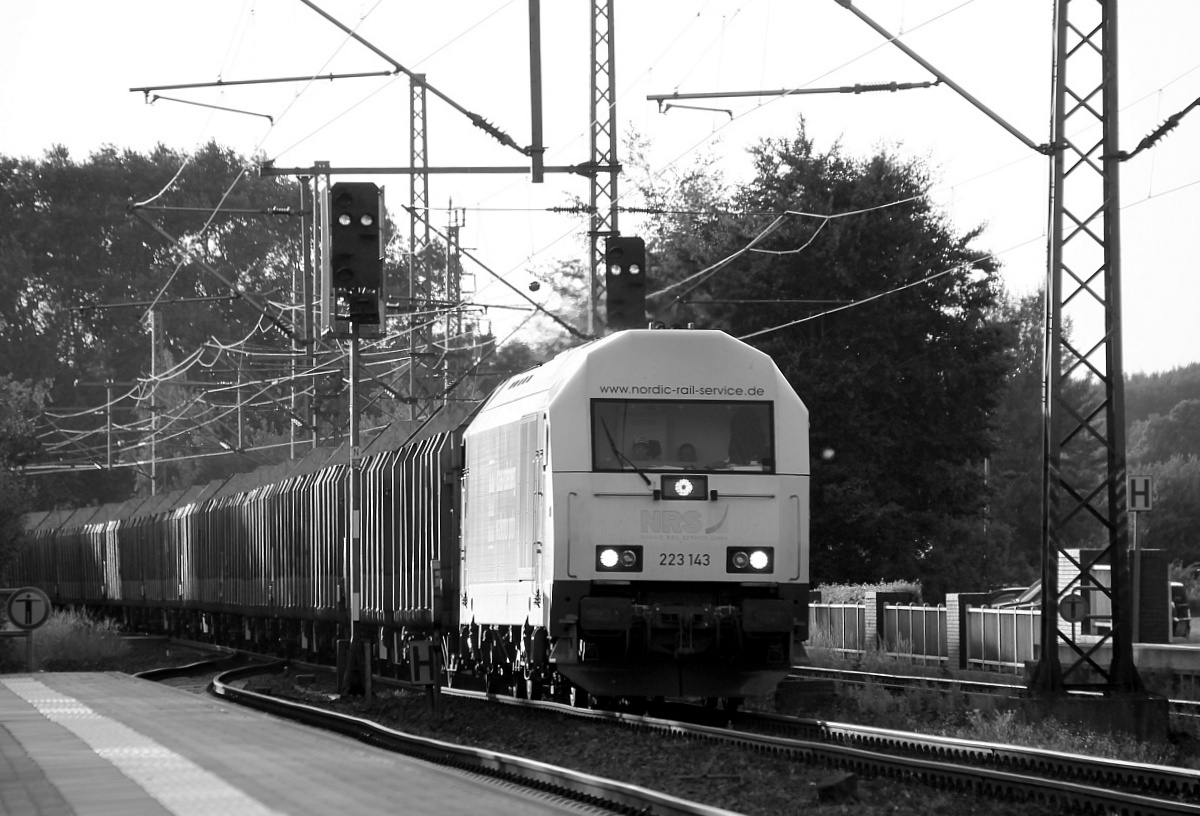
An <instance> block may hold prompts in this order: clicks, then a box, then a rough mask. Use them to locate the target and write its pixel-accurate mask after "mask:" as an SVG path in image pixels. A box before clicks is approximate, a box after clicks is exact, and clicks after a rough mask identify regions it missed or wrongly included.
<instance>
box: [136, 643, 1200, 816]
mask: <svg viewBox="0 0 1200 816" xmlns="http://www.w3.org/2000/svg"><path fill="white" fill-rule="evenodd" d="M239 660H240V661H241V662H242V663H243V665H240V666H234V665H233V664H235V663H237V662H238V661H239ZM231 666H232V668H231ZM310 668H311V669H312V670H314V671H317V670H320V669H319V668H317V667H309V668H305V669H303V671H308V670H309V669H310ZM270 670H271V668H270V667H268V666H266V665H265V664H263V663H261V662H247V661H246V659H245V658H241V657H238V656H225V657H223V658H221V659H220V660H219V661H217V662H212V661H207V662H205V663H203V664H193V665H192V666H189V667H181V668H177V669H171V670H164V671H163V672H161V673H158V676H157V677H155V676H152V677H151V679H159V680H160V682H171V683H172V684H173V685H180V686H182V687H184V688H188V689H189V690H193V691H196V692H200V691H203V690H204V689H205V688H207V687H208V686H209V685H211V687H212V692H213V693H215V694H217V695H218V696H221V697H222V698H224V699H228V700H230V701H231V702H236V703H238V704H242V705H247V706H250V707H253V708H257V709H259V710H263V711H268V712H270V713H272V714H275V715H277V716H285V717H289V718H292V719H296V720H298V721H301V722H305V723H308V724H311V725H315V726H318V727H321V728H326V729H330V730H336V731H339V732H341V733H345V734H347V735H348V736H351V737H354V738H355V739H359V740H362V741H364V742H368V743H371V744H374V745H378V746H380V747H384V748H386V749H388V750H396V751H400V752H402V753H406V754H408V755H411V756H416V757H420V758H422V759H426V760H429V761H435V762H439V763H441V764H445V765H449V766H452V767H456V768H460V769H463V770H464V771H467V772H471V773H481V774H485V775H488V776H494V777H498V778H502V779H504V780H506V781H508V782H510V783H515V784H523V785H529V786H530V787H532V788H534V789H537V790H541V791H546V792H550V793H553V794H554V795H561V796H565V797H567V798H571V799H574V800H575V801H582V802H586V803H588V804H589V805H592V806H594V807H599V808H603V809H606V810H611V811H612V812H630V813H632V812H642V813H647V814H657V813H667V814H714V813H728V812H729V811H724V810H720V809H717V808H712V807H710V806H707V805H702V804H698V803H695V802H688V801H686V800H683V799H680V798H677V797H674V796H669V795H666V794H658V793H655V792H653V791H648V790H646V789H644V788H638V787H636V786H631V785H625V784H623V783H616V782H610V781H606V780H603V779H600V778H598V777H595V776H591V775H587V774H579V773H578V772H575V771H569V770H566V769H562V768H557V767H554V766H552V765H547V764H545V763H542V762H537V761H533V760H526V759H522V758H519V757H514V756H508V755H504V754H499V753H496V752H494V751H488V750H480V749H474V748H470V747H465V746H461V745H453V744H450V743H447V742H444V741H441V740H437V739H430V738H428V737H420V736H415V735H412V734H407V733H404V732H401V731H397V730H395V729H392V728H388V727H386V726H383V725H380V724H378V723H375V722H372V721H370V720H368V719H365V718H363V717H359V716H348V715H346V714H342V713H337V712H335V711H331V710H329V709H328V708H325V707H323V706H322V705H319V704H313V703H300V702H296V701H294V700H287V699H283V698H281V697H277V696H273V695H271V694H265V693H262V692H261V691H255V690H252V689H254V688H260V687H262V685H263V684H262V683H261V682H257V681H255V680H254V679H253V678H254V677H256V676H261V675H262V673H263V672H264V671H270ZM275 670H278V667H276V669H275ZM377 683H378V684H380V685H381V686H386V685H400V686H403V685H404V684H399V683H396V682H395V681H389V680H387V679H382V678H381V679H379V680H378V681H377ZM246 686H249V688H247V687H246ZM442 693H443V695H445V696H446V697H448V698H450V699H455V700H461V701H462V702H463V703H467V702H468V701H477V702H483V701H489V702H492V703H496V702H499V703H503V704H504V705H507V706H515V707H519V708H522V709H526V710H530V711H534V710H541V711H549V712H553V713H555V714H557V715H563V716H570V717H581V718H585V719H590V720H595V721H605V722H609V723H611V724H613V725H619V726H624V727H630V728H637V729H643V730H648V731H657V732H659V733H663V734H668V735H670V736H672V737H676V738H679V739H682V740H688V741H702V742H705V743H708V744H711V745H713V746H717V747H719V749H720V750H721V751H722V752H726V751H740V752H748V753H751V754H756V755H760V756H762V755H766V756H771V757H773V758H779V757H785V758H787V759H788V760H790V761H791V762H795V763H801V764H809V765H810V764H818V765H822V766H825V767H831V768H835V769H839V770H841V771H842V772H849V773H853V774H858V775H862V776H864V777H874V778H890V779H893V780H897V781H903V782H907V783H921V784H924V785H929V786H933V787H935V788H939V789H943V790H948V791H956V792H960V793H963V794H968V795H971V796H974V797H979V798H980V799H984V800H997V799H999V800H1008V801H1020V802H1026V803H1029V804H1030V805H1032V804H1035V803H1041V804H1042V805H1044V806H1046V807H1048V808H1051V809H1060V808H1061V809H1064V810H1074V811H1078V812H1103V813H1120V814H1128V815H1129V816H1136V815H1137V814H1200V805H1197V804H1195V802H1197V801H1200V773H1198V772H1196V771H1189V770H1184V769H1179V768H1170V767H1165V766H1154V765H1146V764H1141V763H1132V762H1122V761H1117V760H1106V759H1095V758H1092V757H1085V756H1072V755H1066V754H1062V753H1059V752H1049V751H1043V750H1039V749H1033V748H1024V747H1021V746H1013V745H995V744H988V743H981V742H975V741H971V740H961V739H951V738H946V737H936V736H928V735H921V734H914V733H909V732H901V731H892V730H887V729H878V728H869V727H865V726H859V725H853V724H848V723H834V722H828V721H823V720H815V719H806V718H800V717H787V716H781V715H769V714H762V713H755V712H739V713H737V714H736V715H734V716H733V718H732V719H731V721H730V722H729V724H728V725H722V726H715V725H711V724H708V725H705V724H703V723H698V722H695V721H692V720H695V719H703V718H705V717H708V718H711V716H712V712H711V711H706V710H703V709H699V708H695V709H693V712H694V714H693V715H680V717H681V718H680V719H672V720H668V719H663V718H661V717H644V716H638V715H634V714H627V713H621V712H610V711H594V710H587V709H578V708H574V707H572V706H568V705H564V704H561V703H550V702H545V701H528V700H518V699H515V698H506V697H496V696H494V695H487V694H484V693H482V692H471V691H463V690H459V689H444V690H443V692H442ZM684 717H686V719H685V718H684Z"/></svg>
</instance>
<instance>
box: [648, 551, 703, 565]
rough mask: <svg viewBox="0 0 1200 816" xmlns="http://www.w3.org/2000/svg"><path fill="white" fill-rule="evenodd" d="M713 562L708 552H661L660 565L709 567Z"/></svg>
mask: <svg viewBox="0 0 1200 816" xmlns="http://www.w3.org/2000/svg"><path fill="white" fill-rule="evenodd" d="M709 563H711V559H710V557H709V554H708V553H659V556H658V565H659V566H660V567H707V566H708V565H709Z"/></svg>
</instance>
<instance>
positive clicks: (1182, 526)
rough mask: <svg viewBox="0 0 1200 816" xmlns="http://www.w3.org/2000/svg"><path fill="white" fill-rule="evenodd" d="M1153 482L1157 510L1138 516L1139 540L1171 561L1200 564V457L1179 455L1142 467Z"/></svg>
mask: <svg viewBox="0 0 1200 816" xmlns="http://www.w3.org/2000/svg"><path fill="white" fill-rule="evenodd" d="M1143 469H1144V470H1145V472H1146V473H1147V475H1149V476H1151V477H1153V479H1154V493H1155V499H1154V510H1153V511H1151V512H1149V513H1138V522H1137V523H1138V538H1139V539H1140V542H1141V545H1142V546H1143V547H1146V548H1148V549H1159V550H1166V551H1167V552H1168V553H1169V554H1170V559H1171V560H1172V561H1182V562H1183V563H1184V564H1193V563H1196V562H1200V535H1197V534H1196V520H1197V519H1200V456H1197V455H1196V454H1189V455H1176V456H1172V457H1170V458H1169V459H1167V460H1165V461H1160V462H1155V463H1153V464H1150V465H1148V466H1145V467H1144V468H1143Z"/></svg>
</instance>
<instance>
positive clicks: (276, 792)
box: [0, 672, 579, 816]
mask: <svg viewBox="0 0 1200 816" xmlns="http://www.w3.org/2000/svg"><path fill="white" fill-rule="evenodd" d="M577 808H578V806H572V805H571V804H570V803H563V802H560V801H559V800H556V799H552V798H547V797H546V796H545V795H542V794H537V793H533V792H525V791H521V790H518V789H515V788H513V787H511V786H509V785H504V784H501V783H491V782H489V781H488V780H486V779H483V778H481V777H475V776H467V775H463V774H460V773H458V772H456V771H453V770H450V769H445V768H439V767H437V766H434V765H430V764H428V763H425V762H422V761H420V760H416V759H412V758H409V757H405V756H401V755H398V754H393V753H389V752H387V751H383V750H381V749H377V748H374V747H371V746H368V745H365V744H362V743H359V742H355V741H353V740H350V739H348V738H346V737H342V736H339V735H336V734H331V733H328V732H324V731H319V730H315V729H310V728H306V727H304V726H301V725H297V724H294V723H290V722H287V721H285V720H281V719H277V718H275V717H271V716H270V715H267V714H262V713H259V712H255V711H249V710H245V709H241V708H238V707H235V706H231V705H230V704H229V703H228V702H226V701H223V700H220V699H218V698H214V697H209V696H202V695H196V694H193V693H191V692H188V691H182V690H179V689H175V688H171V687H168V686H163V685H160V684H158V683H154V682H152V681H149V680H141V679H138V678H136V677H132V676H130V675H126V674H120V673H115V672H112V673H108V672H106V673H99V672H97V673H78V674H75V673H70V674H67V673H63V674H5V675H0V813H3V814H6V816H26V814H28V815H29V816H142V815H143V814H147V816H149V815H151V814H152V815H153V816H166V815H167V814H173V815H174V816H273V815H274V814H289V815H290V816H305V815H306V814H321V816H328V814H331V813H332V814H338V813H342V814H357V813H404V814H430V815H431V816H432V815H433V814H437V816H460V815H461V816H468V814H470V816H479V814H482V813H487V814H500V815H501V816H505V815H507V814H512V816H517V814H522V816H524V815H526V814H531V815H532V816H540V815H541V814H551V813H555V814H557V813H564V812H572V811H573V812H579V811H578V809H577Z"/></svg>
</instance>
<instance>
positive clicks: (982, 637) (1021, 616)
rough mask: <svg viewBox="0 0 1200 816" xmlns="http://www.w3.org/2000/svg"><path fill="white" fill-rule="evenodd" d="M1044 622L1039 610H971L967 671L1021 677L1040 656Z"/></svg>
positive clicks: (965, 644)
mask: <svg viewBox="0 0 1200 816" xmlns="http://www.w3.org/2000/svg"><path fill="white" fill-rule="evenodd" d="M1041 619H1042V615H1041V612H1040V611H1039V610H1036V609H991V608H989V607H986V606H981V607H974V608H970V609H968V610H967V628H966V632H964V633H963V634H964V637H963V639H962V648H963V652H964V654H965V656H966V662H967V668H969V669H980V670H983V671H998V672H1012V673H1014V674H1020V673H1021V672H1023V671H1024V670H1025V664H1026V663H1027V662H1029V661H1034V660H1037V659H1038V657H1039V655H1040V652H1041V642H1040V641H1041V631H1040V625H1039V622H1040V621H1041Z"/></svg>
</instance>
